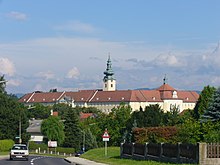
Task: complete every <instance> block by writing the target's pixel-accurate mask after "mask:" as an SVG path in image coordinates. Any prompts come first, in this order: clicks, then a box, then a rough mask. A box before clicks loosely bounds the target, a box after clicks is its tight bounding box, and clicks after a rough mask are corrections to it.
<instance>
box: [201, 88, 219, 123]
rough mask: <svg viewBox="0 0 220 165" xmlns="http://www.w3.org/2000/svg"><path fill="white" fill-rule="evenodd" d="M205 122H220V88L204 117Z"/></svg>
mask: <svg viewBox="0 0 220 165" xmlns="http://www.w3.org/2000/svg"><path fill="white" fill-rule="evenodd" d="M202 119H203V121H207V120H210V121H212V122H218V121H220V88H218V89H217V90H216V91H215V92H214V95H213V99H212V101H211V103H210V104H209V107H208V109H207V110H206V112H205V113H204V115H203V117H202Z"/></svg>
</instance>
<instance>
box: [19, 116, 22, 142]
mask: <svg viewBox="0 0 220 165" xmlns="http://www.w3.org/2000/svg"><path fill="white" fill-rule="evenodd" d="M21 142H22V140H21V112H20V118H19V143H20V144H21Z"/></svg>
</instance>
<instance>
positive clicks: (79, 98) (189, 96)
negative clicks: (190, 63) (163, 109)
mask: <svg viewBox="0 0 220 165" xmlns="http://www.w3.org/2000/svg"><path fill="white" fill-rule="evenodd" d="M175 94H176V97H173V95H175ZM63 97H68V98H70V99H71V100H72V101H74V102H84V103H85V102H87V103H99V102H162V101H163V100H166V99H176V100H183V101H184V102H196V101H197V100H198V98H199V94H198V93H197V92H194V91H181V90H175V89H174V88H173V87H171V86H170V85H168V84H163V85H162V86H160V87H159V88H157V89H155V90H116V91H102V90H79V91H75V92H41V93H36V92H33V93H28V94H26V95H24V96H23V97H22V98H21V99H20V100H19V101H20V102H23V103H56V102H58V101H59V100H60V99H62V98H63Z"/></svg>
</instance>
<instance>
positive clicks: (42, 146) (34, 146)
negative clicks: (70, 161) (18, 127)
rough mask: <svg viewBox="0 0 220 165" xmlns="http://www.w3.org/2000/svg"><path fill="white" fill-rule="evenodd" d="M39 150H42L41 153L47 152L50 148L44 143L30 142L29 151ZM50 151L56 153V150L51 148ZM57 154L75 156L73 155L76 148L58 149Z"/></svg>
mask: <svg viewBox="0 0 220 165" xmlns="http://www.w3.org/2000/svg"><path fill="white" fill-rule="evenodd" d="M39 148H40V150H41V151H44V150H46V151H47V149H48V146H47V145H46V144H44V143H41V144H37V143H35V142H33V141H31V142H29V150H36V149H39ZM50 151H55V148H50ZM56 152H60V153H66V154H73V153H75V149H74V148H64V147H57V148H56Z"/></svg>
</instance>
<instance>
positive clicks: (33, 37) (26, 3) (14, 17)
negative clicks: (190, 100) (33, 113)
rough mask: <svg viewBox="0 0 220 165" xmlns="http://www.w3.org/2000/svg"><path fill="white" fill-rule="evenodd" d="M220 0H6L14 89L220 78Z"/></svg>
mask: <svg viewBox="0 0 220 165" xmlns="http://www.w3.org/2000/svg"><path fill="white" fill-rule="evenodd" d="M219 18H220V1H219V0H210V1H208V0H198V1H196V0H194V1H193V0H110V1H107V0H38V1H33V0H32V1H31V0H19V1H15V0H0V25H1V28H0V36H1V37H0V75H3V74H4V75H5V78H6V79H7V80H8V82H7V88H6V89H7V92H8V93H27V92H33V91H35V90H42V91H49V90H50V89H52V88H57V89H58V90H59V91H63V90H66V91H69V90H78V89H97V88H102V79H103V77H104V74H103V72H104V71H105V69H106V61H107V59H108V54H109V53H110V55H111V59H112V67H113V70H114V72H115V78H116V81H117V89H136V88H155V87H159V86H160V85H161V84H162V79H163V77H164V75H165V74H166V75H167V78H168V83H169V84H170V85H171V86H173V87H174V88H176V89H186V90H202V89H203V87H204V86H206V85H211V86H215V87H218V86H219V84H220V74H219V73H220V50H219V40H220V21H219Z"/></svg>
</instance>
